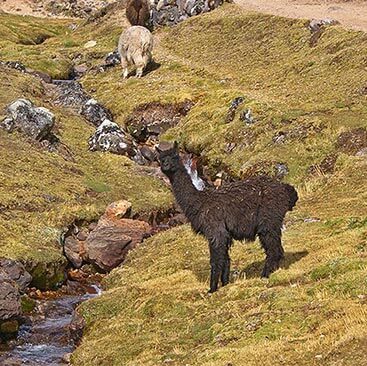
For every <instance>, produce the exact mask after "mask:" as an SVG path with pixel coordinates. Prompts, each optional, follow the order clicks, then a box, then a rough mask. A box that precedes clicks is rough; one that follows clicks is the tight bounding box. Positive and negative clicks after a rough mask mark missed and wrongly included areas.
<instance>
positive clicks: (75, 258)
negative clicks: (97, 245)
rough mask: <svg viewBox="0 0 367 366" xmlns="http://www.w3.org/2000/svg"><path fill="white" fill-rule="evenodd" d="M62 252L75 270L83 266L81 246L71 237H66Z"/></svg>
mask: <svg viewBox="0 0 367 366" xmlns="http://www.w3.org/2000/svg"><path fill="white" fill-rule="evenodd" d="M64 252H65V256H66V258H67V259H68V260H69V261H70V262H71V264H72V265H73V266H74V267H75V268H80V267H81V266H82V264H83V257H82V256H83V254H84V253H83V252H84V250H83V246H82V244H81V242H80V241H78V240H77V239H75V238H74V237H73V236H68V237H67V238H66V239H65V243H64Z"/></svg>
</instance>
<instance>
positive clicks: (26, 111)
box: [0, 99, 55, 141]
mask: <svg viewBox="0 0 367 366" xmlns="http://www.w3.org/2000/svg"><path fill="white" fill-rule="evenodd" d="M54 123H55V116H54V115H53V114H52V113H51V112H50V111H49V110H48V109H46V108H43V107H35V106H34V104H33V103H32V102H31V101H30V100H28V99H18V100H16V101H15V102H13V103H11V104H10V105H9V106H8V108H7V117H6V118H5V119H4V120H3V121H2V123H1V124H0V126H1V127H2V128H4V129H6V130H7V131H8V132H13V131H15V130H17V131H19V132H22V133H24V134H25V135H27V136H29V137H31V138H32V139H34V140H37V141H41V140H43V139H45V138H46V137H47V136H48V135H49V134H50V132H51V129H52V127H53V126H54Z"/></svg>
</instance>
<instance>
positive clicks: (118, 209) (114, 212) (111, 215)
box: [102, 200, 131, 220]
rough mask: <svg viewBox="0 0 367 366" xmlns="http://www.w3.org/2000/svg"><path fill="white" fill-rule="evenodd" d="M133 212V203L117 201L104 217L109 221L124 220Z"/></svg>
mask: <svg viewBox="0 0 367 366" xmlns="http://www.w3.org/2000/svg"><path fill="white" fill-rule="evenodd" d="M130 212H131V203H130V202H129V201H126V200H121V201H116V202H113V203H111V204H110V205H109V206H108V207H107V208H106V211H105V213H104V215H103V216H102V218H107V219H108V220H116V219H122V218H123V217H127V216H128V215H129V214H130Z"/></svg>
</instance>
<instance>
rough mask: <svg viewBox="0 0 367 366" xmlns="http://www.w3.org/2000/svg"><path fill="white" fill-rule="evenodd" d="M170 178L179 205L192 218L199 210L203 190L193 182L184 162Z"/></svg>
mask: <svg viewBox="0 0 367 366" xmlns="http://www.w3.org/2000/svg"><path fill="white" fill-rule="evenodd" d="M168 178H169V180H170V182H171V185H172V190H173V194H174V195H175V198H176V201H177V203H178V205H179V206H180V207H181V209H182V210H183V212H184V214H185V215H186V216H187V217H188V219H190V217H192V215H195V214H196V213H197V212H198V206H199V204H200V200H199V196H200V194H201V192H200V191H198V190H197V189H196V187H195V186H194V184H193V183H192V180H191V177H190V175H189V173H188V172H187V170H186V168H185V167H184V165H183V164H180V168H179V169H178V170H177V171H176V172H175V173H174V174H173V175H171V176H169V177H168Z"/></svg>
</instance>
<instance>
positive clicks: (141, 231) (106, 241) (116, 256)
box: [86, 215, 151, 271]
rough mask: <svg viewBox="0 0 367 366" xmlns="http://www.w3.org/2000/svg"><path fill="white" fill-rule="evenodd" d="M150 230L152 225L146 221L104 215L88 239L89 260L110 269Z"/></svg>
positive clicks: (147, 234) (121, 260) (103, 268)
mask: <svg viewBox="0 0 367 366" xmlns="http://www.w3.org/2000/svg"><path fill="white" fill-rule="evenodd" d="M150 232H151V227H150V225H149V224H147V223H146V222H144V221H138V220H131V219H115V218H113V219H111V217H110V216H107V215H104V216H103V217H102V218H101V219H100V221H99V223H98V225H97V227H96V228H95V229H94V230H93V231H92V232H91V233H90V234H89V236H88V239H87V241H86V251H87V256H88V261H89V262H91V263H93V264H95V265H96V266H98V267H99V268H100V269H101V270H103V271H110V270H112V269H113V268H115V267H117V266H118V265H120V264H121V263H122V262H123V261H124V259H125V257H126V254H127V252H128V251H129V250H130V249H132V248H134V247H135V246H136V245H137V244H139V243H140V242H142V240H143V239H144V238H145V237H147V236H149V234H150Z"/></svg>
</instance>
